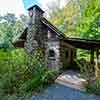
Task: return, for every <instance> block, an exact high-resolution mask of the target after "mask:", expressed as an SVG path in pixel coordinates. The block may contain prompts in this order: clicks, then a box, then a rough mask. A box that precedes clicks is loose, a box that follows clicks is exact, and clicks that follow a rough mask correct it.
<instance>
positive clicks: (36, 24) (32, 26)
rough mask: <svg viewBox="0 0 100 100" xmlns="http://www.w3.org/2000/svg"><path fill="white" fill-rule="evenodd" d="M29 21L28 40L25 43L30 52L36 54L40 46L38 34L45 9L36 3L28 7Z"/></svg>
mask: <svg viewBox="0 0 100 100" xmlns="http://www.w3.org/2000/svg"><path fill="white" fill-rule="evenodd" d="M28 13H29V22H28V32H27V41H26V43H25V48H26V50H27V51H28V53H29V54H31V55H32V54H34V51H36V49H37V48H38V47H39V43H38V38H39V37H38V35H39V31H40V30H39V29H40V27H41V21H40V20H41V18H42V17H43V13H44V11H43V10H42V9H41V8H40V7H39V6H37V5H34V6H32V7H30V8H29V9H28Z"/></svg>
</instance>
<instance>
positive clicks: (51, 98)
mask: <svg viewBox="0 0 100 100" xmlns="http://www.w3.org/2000/svg"><path fill="white" fill-rule="evenodd" d="M30 100H100V96H95V95H89V94H87V93H85V92H81V91H78V90H75V89H72V88H69V87H67V86H64V85H60V84H53V85H51V86H50V87H48V88H47V89H46V90H45V91H44V92H43V93H42V94H40V95H39V96H36V97H34V96H33V97H32V98H31V99H30Z"/></svg>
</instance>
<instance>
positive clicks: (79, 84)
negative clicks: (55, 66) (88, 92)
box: [55, 73, 86, 91]
mask: <svg viewBox="0 0 100 100" xmlns="http://www.w3.org/2000/svg"><path fill="white" fill-rule="evenodd" d="M55 82H56V83H59V84H62V85H65V86H68V87H71V88H74V89H77V90H81V91H85V88H84V84H85V83H86V80H85V79H83V78H80V77H79V76H77V75H76V74H75V75H70V74H68V73H67V74H66V73H65V74H62V75H60V76H59V77H58V78H57V79H56V80H55Z"/></svg>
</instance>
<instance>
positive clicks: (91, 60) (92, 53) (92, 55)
mask: <svg viewBox="0 0 100 100" xmlns="http://www.w3.org/2000/svg"><path fill="white" fill-rule="evenodd" d="M90 63H91V64H94V50H93V49H92V50H91V55H90Z"/></svg>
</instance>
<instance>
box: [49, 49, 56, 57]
mask: <svg viewBox="0 0 100 100" xmlns="http://www.w3.org/2000/svg"><path fill="white" fill-rule="evenodd" d="M49 57H50V58H55V52H54V50H49Z"/></svg>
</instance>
